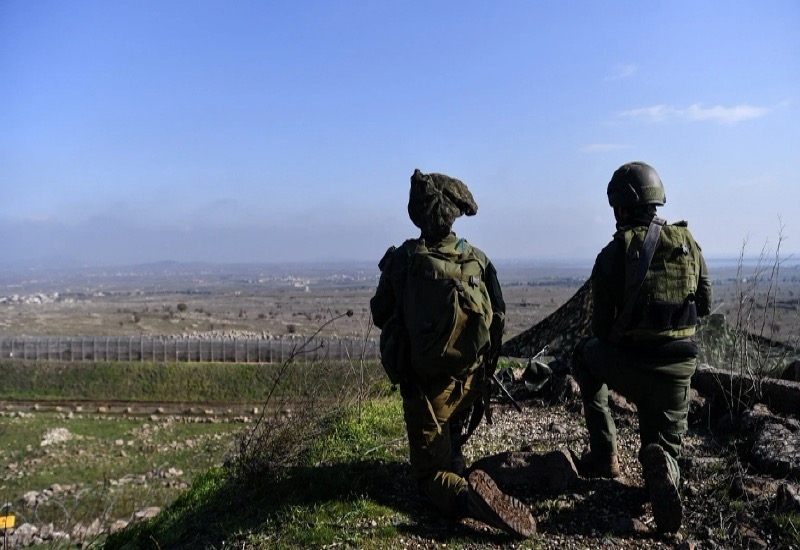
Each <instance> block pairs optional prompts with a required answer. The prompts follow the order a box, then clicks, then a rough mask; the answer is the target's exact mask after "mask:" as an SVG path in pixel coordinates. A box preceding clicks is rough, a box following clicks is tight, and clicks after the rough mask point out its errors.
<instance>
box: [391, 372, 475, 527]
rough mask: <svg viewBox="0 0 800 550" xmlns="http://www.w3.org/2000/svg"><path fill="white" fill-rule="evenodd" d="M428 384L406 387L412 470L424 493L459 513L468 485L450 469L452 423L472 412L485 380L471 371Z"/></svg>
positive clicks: (443, 507) (405, 413)
mask: <svg viewBox="0 0 800 550" xmlns="http://www.w3.org/2000/svg"><path fill="white" fill-rule="evenodd" d="M427 386H428V387H426V388H420V387H415V388H408V389H407V390H405V391H403V393H404V394H406V395H404V396H403V416H404V418H405V422H406V431H407V433H408V447H409V455H410V462H411V471H412V473H413V475H414V478H415V479H416V481H417V483H418V485H419V488H420V490H421V492H422V494H423V495H425V496H426V497H427V498H428V499H429V500H430V501H431V502H432V503H433V505H434V506H436V508H437V509H438V510H439V511H440V512H441V513H442V514H444V515H445V516H448V517H457V516H458V515H459V510H458V506H457V496H458V495H459V493H461V492H462V491H464V490H465V489H466V487H467V481H466V480H465V479H464V478H463V477H461V476H460V475H458V474H456V473H454V472H452V471H450V469H449V468H450V458H451V449H452V444H453V441H452V436H453V435H455V434H451V429H450V424H451V423H459V422H460V421H461V420H463V419H464V418H465V417H466V416H468V415H469V414H470V411H471V409H472V404H473V403H474V402H475V400H476V399H478V398H480V396H481V394H482V391H483V382H482V381H480V380H479V378H478V377H477V376H475V375H469V376H467V377H466V378H465V379H464V380H454V379H452V378H447V379H445V380H442V381H440V382H433V383H429V384H427Z"/></svg>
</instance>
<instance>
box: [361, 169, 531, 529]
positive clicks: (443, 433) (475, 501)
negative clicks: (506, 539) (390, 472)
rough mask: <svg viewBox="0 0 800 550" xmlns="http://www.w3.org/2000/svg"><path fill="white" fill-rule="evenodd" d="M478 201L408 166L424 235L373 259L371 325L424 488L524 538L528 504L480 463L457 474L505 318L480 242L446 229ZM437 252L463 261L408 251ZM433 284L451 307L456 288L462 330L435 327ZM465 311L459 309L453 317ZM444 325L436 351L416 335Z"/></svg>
mask: <svg viewBox="0 0 800 550" xmlns="http://www.w3.org/2000/svg"><path fill="white" fill-rule="evenodd" d="M477 210H478V206H477V204H476V203H475V201H474V200H473V198H472V194H471V193H470V192H469V190H468V189H467V187H466V185H464V184H463V183H462V182H461V181H460V180H457V179H455V178H451V177H449V176H446V175H444V174H423V173H422V172H420V171H419V170H415V171H414V174H413V175H412V176H411V191H410V194H409V201H408V214H409V217H410V218H411V221H412V222H413V223H414V225H416V226H417V227H418V228H420V230H421V235H420V238H419V239H411V240H409V241H406V243H404V244H403V245H402V246H400V247H397V248H395V247H390V248H389V250H388V251H387V252H386V254H385V255H384V257H383V259H382V260H381V262H380V264H379V267H380V269H381V277H380V281H379V282H378V288H377V290H376V292H375V295H374V296H373V298H372V300H370V309H371V311H372V318H373V321H374V322H375V325H376V326H378V327H379V328H380V329H381V362H382V363H383V366H384V368H385V369H386V372H387V374H388V375H389V378H390V379H391V380H392V381H393V383H399V384H400V394H401V395H402V398H403V417H404V420H405V424H406V431H407V434H408V446H409V457H410V462H411V470H412V473H413V476H414V478H415V480H416V482H417V484H418V486H419V488H420V490H421V492H422V494H423V495H425V496H426V497H427V498H428V499H429V500H430V501H431V503H432V504H433V505H434V506H435V507H436V508H437V509H438V510H439V511H440V512H441V513H442V514H444V515H445V516H448V517H450V518H453V519H459V518H464V517H470V518H474V519H478V520H480V521H482V522H484V523H486V524H488V525H491V526H493V527H496V528H498V529H501V530H503V531H505V532H506V533H508V534H511V535H513V536H515V537H522V538H526V537H530V536H531V535H533V534H534V533H535V531H536V522H535V520H534V519H533V516H532V515H531V513H530V511H529V510H528V508H527V506H525V505H524V504H523V503H521V502H520V501H519V500H517V499H515V498H514V497H511V496H509V495H506V494H504V493H503V492H502V491H501V490H500V489H499V488H498V487H497V486H496V485H495V484H494V482H493V481H492V479H491V478H490V477H489V476H488V474H486V472H484V471H482V470H479V469H473V470H471V471H470V472H469V474H468V475H467V478H466V479H465V478H464V477H463V476H462V473H463V467H464V464H463V455H462V454H461V452H460V448H461V444H462V443H463V438H462V437H461V431H460V428H461V426H462V425H463V424H464V422H465V420H466V419H467V418H468V417H469V416H470V413H471V411H472V410H473V405H475V404H476V402H478V400H479V399H481V397H482V396H484V395H485V388H486V382H487V381H486V376H487V375H486V373H485V372H484V369H483V368H481V363H482V362H483V361H484V360H487V359H490V358H491V357H495V356H496V355H497V354H499V350H500V345H501V339H502V333H503V324H504V320H505V303H504V302H503V294H502V291H501V290H500V283H499V282H498V280H497V273H496V271H495V268H494V266H493V265H492V264H491V262H490V261H489V260H488V258H487V257H486V255H485V254H484V253H483V252H482V251H480V250H479V249H477V248H475V247H473V246H471V245H469V244H468V243H466V242H465V241H464V240H463V239H459V238H457V237H456V235H455V234H454V233H453V232H452V231H451V228H452V225H453V222H454V221H455V219H456V218H457V217H459V216H461V215H467V216H473V215H475V214H476V213H477ZM412 250H413V252H412ZM427 254H430V255H429V256H428V255H427ZM434 256H435V257H437V258H451V257H458V261H463V262H464V263H463V264H459V263H457V262H455V260H447V261H444V265H441V264H437V263H431V264H430V265H429V264H424V267H420V266H421V265H422V264H421V263H420V262H415V260H414V259H415V258H417V259H419V258H426V261H427V260H428V259H430V258H433V257H434ZM431 261H432V262H433V261H434V260H431ZM436 261H437V262H438V261H440V260H436ZM450 262H453V263H454V264H456V265H458V268H457V269H456V270H455V271H450V268H451V267H452V265H453V264H451V263H450ZM467 264H469V265H468V266H467ZM476 264H478V265H479V267H476ZM429 268H430V269H431V271H428V269H429ZM420 269H421V270H422V271H419V270H420ZM437 269H442V271H437ZM456 273H457V274H458V275H457V276H456ZM478 273H480V275H478ZM462 277H466V278H462ZM423 280H424V281H425V283H424V284H426V285H427V284H429V283H430V282H431V281H433V286H425V288H426V289H429V290H431V292H434V294H427V293H418V292H417V291H419V290H420V288H422V286H421V285H423V282H422V281H423ZM407 283H408V284H407ZM440 284H445V285H446V286H448V287H449V289H448V290H445V291H444V295H446V296H447V300H446V302H447V304H448V306H447V307H448V308H449V306H450V304H452V302H451V301H450V294H449V293H450V292H455V295H456V296H459V297H458V298H457V299H456V304H457V306H456V311H455V312H454V316H455V317H456V319H455V323H456V325H458V326H459V329H458V332H456V330H457V329H453V330H454V332H451V333H449V336H447V334H448V331H449V330H450V329H449V328H447V329H446V330H443V332H441V331H440V328H441V327H450V325H449V324H448V322H449V321H448V319H449V310H448V309H447V308H445V310H446V311H447V313H442V311H444V310H439V309H437V308H436V307H435V306H433V304H434V303H437V304H438V303H439V302H438V301H437V300H438V298H439V297H441V296H442V294H441V293H440V291H439V289H440V288H443V287H440V286H439V285H440ZM432 289H436V290H435V291H434V290H432ZM462 292H463V293H465V294H460V293H462ZM462 299H463V300H465V301H464V302H462V301H461V300H462ZM429 302H430V303H429ZM473 302H474V303H473ZM429 307H431V308H432V309H428V308H429ZM464 307H469V308H472V307H475V308H477V309H470V314H465V313H464V311H463V310H462V309H459V308H464ZM419 314H421V315H422V316H420V315H419ZM462 315H464V316H465V317H464V318H463V319H461V320H459V317H460V316H462ZM477 319H480V320H479V321H478V320H477ZM464 327H470V329H469V330H470V331H469V332H466V331H464V332H461V329H462V328H464ZM472 329H475V331H474V332H473V331H472ZM465 330H466V329H465ZM411 331H413V332H411ZM487 332H488V334H487ZM412 334H413V335H414V336H415V337H414V338H412V337H411V335H412ZM442 334H445V339H448V338H449V340H448V341H447V342H446V346H445V348H444V351H442V352H441V354H440V349H441V348H439V347H438V345H439V343H440V341H439V340H436V341H437V344H435V345H434V344H432V343H431V342H430V341H428V340H425V343H421V341H422V340H421V339H422V338H428V337H429V335H435V336H430V337H431V338H439V337H440V336H441V335H442ZM451 346H452V348H451ZM434 349H435V350H436V351H431V350H434ZM476 418H478V419H479V417H476Z"/></svg>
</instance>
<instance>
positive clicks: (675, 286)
mask: <svg viewBox="0 0 800 550" xmlns="http://www.w3.org/2000/svg"><path fill="white" fill-rule="evenodd" d="M686 225H687V224H686V222H678V223H676V224H668V225H665V226H664V227H663V228H662V229H661V234H660V236H659V240H658V244H657V245H656V248H655V251H654V253H653V258H652V261H651V263H650V267H649V269H648V271H647V273H646V275H645V277H644V280H643V282H642V284H641V287H640V288H639V290H638V292H637V291H636V290H635V275H634V273H635V271H636V265H637V262H638V260H639V256H640V254H641V250H642V244H643V242H644V239H645V235H646V233H647V227H646V226H644V227H634V228H630V229H627V230H626V231H624V232H621V233H620V234H618V236H617V238H619V239H622V240H623V244H624V247H625V295H624V299H623V303H626V302H627V301H628V300H634V305H633V311H632V314H631V316H630V321H629V323H628V325H627V327H625V328H624V329H623V331H622V333H621V337H622V338H624V339H627V340H633V341H636V340H640V341H663V340H677V339H681V338H687V337H690V336H692V335H694V333H695V330H696V324H697V306H696V304H695V291H696V290H697V284H698V280H699V270H700V250H699V248H698V246H697V244H696V243H695V242H694V239H693V238H692V235H691V233H689V230H688V229H687V227H686Z"/></svg>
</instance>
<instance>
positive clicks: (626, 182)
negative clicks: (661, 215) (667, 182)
mask: <svg viewBox="0 0 800 550" xmlns="http://www.w3.org/2000/svg"><path fill="white" fill-rule="evenodd" d="M665 202H667V197H666V195H664V184H662V183H661V178H659V177H658V174H657V173H656V171H655V169H654V168H653V167H652V166H650V165H649V164H645V163H644V162H629V163H628V164H623V165H622V166H620V167H619V168H617V170H616V172H614V175H613V176H611V181H609V182H608V204H610V205H611V206H612V207H617V206H626V207H630V206H643V205H646V204H655V205H656V206H663V205H664V203H665Z"/></svg>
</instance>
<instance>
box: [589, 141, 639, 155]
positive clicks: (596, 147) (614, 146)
mask: <svg viewBox="0 0 800 550" xmlns="http://www.w3.org/2000/svg"><path fill="white" fill-rule="evenodd" d="M630 147H631V146H630V145H625V144H623V143H590V144H589V145H584V146H583V147H581V151H583V152H584V153H606V152H609V151H619V150H620V149H630Z"/></svg>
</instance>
